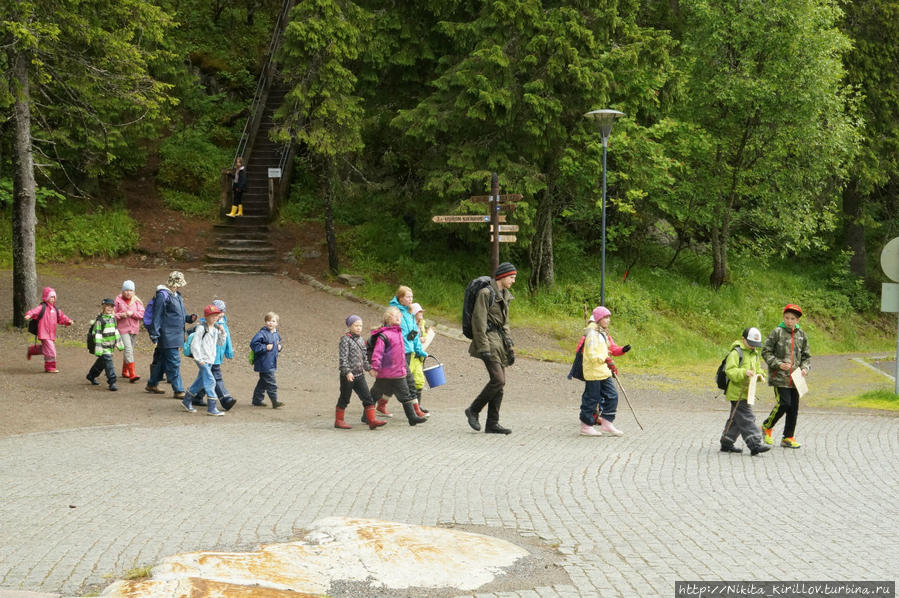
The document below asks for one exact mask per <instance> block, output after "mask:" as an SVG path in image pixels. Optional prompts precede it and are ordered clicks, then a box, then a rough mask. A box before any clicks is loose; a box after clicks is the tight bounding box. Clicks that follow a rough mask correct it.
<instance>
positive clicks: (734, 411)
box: [721, 328, 771, 456]
mask: <svg viewBox="0 0 899 598" xmlns="http://www.w3.org/2000/svg"><path fill="white" fill-rule="evenodd" d="M761 346H762V333H761V332H759V329H758V328H746V329H745V330H743V337H742V338H741V339H740V340H738V341H734V343H733V344H732V345H731V348H730V352H729V353H728V354H727V357H726V358H725V360H724V373H725V374H726V375H727V379H728V381H729V383H728V385H727V392H726V393H725V396H726V397H727V400H728V401H730V416H729V417H728V418H727V424H725V426H724V432H723V433H722V434H721V452H722V453H742V452H743V449H741V448H739V447H737V446H734V442H736V440H737V438H738V437H739V436H741V435H742V436H743V442H745V443H746V446H747V447H749V452H750V453H751V454H752V455H753V456H754V455H758V454H759V453H764V452H766V451H769V450H771V447H770V446H768V445H766V444H763V443H762V431H761V429H760V428H759V427H758V426H757V425H756V423H755V415H754V414H753V413H752V406H751V405H750V404H749V401H748V398H749V381H750V380H752V379H753V378H755V379H756V380H764V379H765V374H764V372H763V365H762V352H761V351H760V350H759V347H761Z"/></svg>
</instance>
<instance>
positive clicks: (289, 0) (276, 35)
mask: <svg viewBox="0 0 899 598" xmlns="http://www.w3.org/2000/svg"><path fill="white" fill-rule="evenodd" d="M294 2H295V0H284V3H283V4H282V5H281V11H280V12H279V13H278V18H277V20H276V21H275V26H274V28H273V30H272V38H271V40H269V44H268V50H267V52H268V57H267V58H266V60H265V66H263V68H262V72H261V73H260V74H259V79H258V80H257V81H256V90H255V91H254V93H253V102H252V104H251V105H250V106H251V110H250V115H249V116H248V117H247V121H246V123H245V124H244V127H243V131H242V132H241V134H240V140H239V141H238V142H237V150H235V152H234V157H233V158H232V159H231V168H234V165H235V164H236V163H237V158H239V157H242V156H243V153H244V151H245V150H246V149H247V144H248V143H249V141H250V138H251V137H253V136H255V135H256V131H257V130H258V128H259V121H260V120H261V119H262V111H263V109H264V107H265V101H266V99H267V98H268V90H269V88H270V87H271V79H272V75H273V73H274V57H275V54H276V53H277V50H278V46H280V44H281V37H282V34H283V33H284V27H285V26H286V24H287V17H288V15H289V13H290V9H291V8H293V4H294ZM244 162H246V160H244Z"/></svg>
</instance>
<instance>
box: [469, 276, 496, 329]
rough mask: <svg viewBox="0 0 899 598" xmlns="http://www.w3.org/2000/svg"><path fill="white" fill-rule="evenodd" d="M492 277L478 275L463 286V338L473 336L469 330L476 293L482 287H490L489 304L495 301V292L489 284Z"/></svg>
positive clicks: (491, 304)
mask: <svg viewBox="0 0 899 598" xmlns="http://www.w3.org/2000/svg"><path fill="white" fill-rule="evenodd" d="M491 280H492V279H491V278H490V277H489V276H478V277H477V278H475V279H474V280H472V281H471V282H469V283H468V286H467V287H465V300H464V301H463V303H462V334H464V335H465V338H473V333H472V330H471V314H472V312H473V311H474V303H475V301H477V298H478V293H479V292H480V291H481V289H483V288H484V287H487V288H489V289H490V306H493V304H494V303H495V302H496V292H495V291H494V290H493V286H492V285H491V284H490V281H491Z"/></svg>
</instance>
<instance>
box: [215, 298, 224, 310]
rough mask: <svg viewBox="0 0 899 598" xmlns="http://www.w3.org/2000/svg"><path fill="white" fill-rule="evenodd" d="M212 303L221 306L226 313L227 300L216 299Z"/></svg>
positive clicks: (220, 308)
mask: <svg viewBox="0 0 899 598" xmlns="http://www.w3.org/2000/svg"><path fill="white" fill-rule="evenodd" d="M212 304H213V305H214V306H216V307H217V308H219V311H220V312H222V313H225V302H224V301H222V300H221V299H216V300H215V301H213V302H212Z"/></svg>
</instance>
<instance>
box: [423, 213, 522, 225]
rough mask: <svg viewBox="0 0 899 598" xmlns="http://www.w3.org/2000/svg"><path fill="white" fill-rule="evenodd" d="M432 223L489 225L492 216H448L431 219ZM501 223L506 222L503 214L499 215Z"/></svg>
mask: <svg viewBox="0 0 899 598" xmlns="http://www.w3.org/2000/svg"><path fill="white" fill-rule="evenodd" d="M431 221H432V222H437V223H440V224H446V223H448V222H463V223H468V224H487V223H489V222H490V216H487V215H483V216H482V215H480V214H447V215H442V216H434V217H432V218H431ZM499 221H500V222H505V221H506V217H505V215H503V214H500V215H499Z"/></svg>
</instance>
